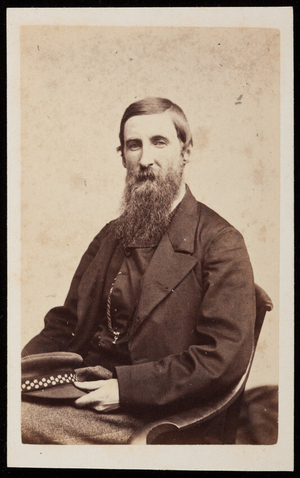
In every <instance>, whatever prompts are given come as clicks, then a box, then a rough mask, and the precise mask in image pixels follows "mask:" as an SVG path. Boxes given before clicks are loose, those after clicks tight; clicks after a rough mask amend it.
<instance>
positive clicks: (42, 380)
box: [21, 372, 77, 393]
mask: <svg viewBox="0 0 300 478" xmlns="http://www.w3.org/2000/svg"><path fill="white" fill-rule="evenodd" d="M76 380H77V377H76V373H75V372H72V373H70V372H68V373H64V372H60V373H59V374H58V375H53V374H51V375H41V376H40V377H35V378H30V379H26V380H22V385H21V392H22V393H26V392H34V391H35V390H41V389H46V388H47V389H48V388H52V387H56V386H58V385H65V384H67V383H73V382H76Z"/></svg>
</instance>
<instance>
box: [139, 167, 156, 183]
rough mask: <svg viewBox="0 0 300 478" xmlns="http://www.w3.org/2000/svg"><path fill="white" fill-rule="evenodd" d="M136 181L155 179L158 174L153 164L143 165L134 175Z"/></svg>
mask: <svg viewBox="0 0 300 478" xmlns="http://www.w3.org/2000/svg"><path fill="white" fill-rule="evenodd" d="M134 179H135V181H136V182H139V183H142V182H144V181H155V179H156V175H155V173H154V171H153V169H152V167H151V166H147V167H141V168H140V170H139V172H138V173H137V174H135V175H134Z"/></svg>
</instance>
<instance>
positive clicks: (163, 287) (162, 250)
mask: <svg viewBox="0 0 300 478" xmlns="http://www.w3.org/2000/svg"><path fill="white" fill-rule="evenodd" d="M198 220H199V216H198V212H197V202H196V200H195V198H194V197H193V195H192V194H191V192H190V190H189V188H188V187H187V191H186V194H185V196H184V198H183V200H182V202H181V204H180V205H179V207H178V210H177V212H176V214H175V216H174V218H173V220H172V223H171V224H170V226H169V229H168V231H167V232H166V233H165V234H164V236H163V238H162V240H161V241H160V243H159V245H158V247H157V249H156V251H155V253H154V255H153V257H152V260H151V262H150V264H149V265H148V267H147V269H146V272H145V275H144V277H143V281H142V290H141V296H140V301H139V305H138V308H137V317H138V318H139V323H141V321H142V320H144V319H145V318H146V317H147V316H148V315H149V314H150V312H151V311H152V310H153V309H154V307H156V305H157V304H158V303H159V302H161V301H162V300H163V299H164V298H165V297H166V296H167V295H168V294H170V293H171V292H172V290H173V289H174V288H175V287H176V286H177V285H178V284H179V283H180V282H181V281H182V279H183V278H184V277H185V276H186V275H187V274H188V273H189V272H190V270H191V269H193V267H195V265H196V263H197V258H196V257H194V256H193V255H192V253H193V252H194V240H195V232H196V227H197V224H198Z"/></svg>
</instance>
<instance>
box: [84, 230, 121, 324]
mask: <svg viewBox="0 0 300 478" xmlns="http://www.w3.org/2000/svg"><path fill="white" fill-rule="evenodd" d="M118 242H119V241H118V239H116V236H115V234H114V232H113V230H112V231H110V232H109V233H108V234H107V236H106V238H105V239H104V240H103V241H102V243H101V245H100V248H99V250H98V252H97V254H96V256H95V258H94V260H93V261H92V262H91V264H90V266H89V267H88V268H87V270H86V272H85V273H84V275H83V277H82V280H81V282H80V285H79V288H78V322H83V321H84V320H86V317H94V315H95V314H97V313H98V307H99V303H100V299H101V296H102V292H103V286H104V281H105V276H106V272H107V268H108V264H109V262H110V259H111V257H112V254H113V252H114V251H115V249H116V247H117V245H118Z"/></svg>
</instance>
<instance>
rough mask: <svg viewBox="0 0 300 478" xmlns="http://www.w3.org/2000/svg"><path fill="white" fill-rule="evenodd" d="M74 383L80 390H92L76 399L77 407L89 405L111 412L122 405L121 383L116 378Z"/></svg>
mask: <svg viewBox="0 0 300 478" xmlns="http://www.w3.org/2000/svg"><path fill="white" fill-rule="evenodd" d="M74 385H75V386H76V387H77V388H80V390H84V391H90V393H87V394H86V395H85V396H83V397H80V398H78V399H77V400H76V401H75V405H76V407H79V408H81V407H89V408H94V410H97V412H110V411H111V410H115V409H116V408H119V406H120V401H119V400H120V399H119V385H118V380H117V379H116V378H112V379H109V380H96V381H94V382H74ZM91 390H92V391H91Z"/></svg>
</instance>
